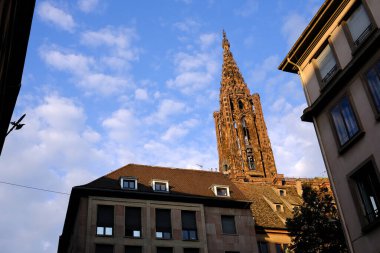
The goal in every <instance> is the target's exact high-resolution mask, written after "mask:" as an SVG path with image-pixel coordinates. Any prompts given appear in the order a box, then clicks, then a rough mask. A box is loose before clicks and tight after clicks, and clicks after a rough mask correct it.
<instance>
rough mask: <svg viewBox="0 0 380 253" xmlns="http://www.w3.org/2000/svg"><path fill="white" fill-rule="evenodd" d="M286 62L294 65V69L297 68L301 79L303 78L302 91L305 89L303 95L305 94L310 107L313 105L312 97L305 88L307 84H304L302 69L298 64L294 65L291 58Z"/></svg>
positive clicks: (287, 58)
mask: <svg viewBox="0 0 380 253" xmlns="http://www.w3.org/2000/svg"><path fill="white" fill-rule="evenodd" d="M286 61H287V62H288V63H289V64H291V65H293V66H294V67H296V68H297V69H298V75H299V76H300V78H301V83H302V89H303V93H304V94H305V97H306V100H307V104H308V105H310V104H311V100H310V97H309V94H308V93H307V91H306V88H305V85H304V84H305V83H304V80H305V79H304V77H303V72H302V70H301V67H300V66H298V65H297V64H296V63H294V62H292V61H291V60H290V59H289V57H286Z"/></svg>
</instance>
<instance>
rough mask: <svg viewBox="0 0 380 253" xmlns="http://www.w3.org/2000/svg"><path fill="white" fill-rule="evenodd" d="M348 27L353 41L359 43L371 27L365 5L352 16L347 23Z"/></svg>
mask: <svg viewBox="0 0 380 253" xmlns="http://www.w3.org/2000/svg"><path fill="white" fill-rule="evenodd" d="M347 25H348V28H349V29H350V33H351V36H352V39H353V40H354V41H357V40H358V39H359V38H360V36H361V35H362V34H363V33H364V32H365V31H366V29H367V27H368V26H370V25H371V22H370V20H369V18H368V16H367V13H366V12H365V10H364V7H363V5H360V6H359V8H358V9H357V10H356V11H355V12H354V13H353V14H352V15H351V17H350V18H349V19H348V21H347Z"/></svg>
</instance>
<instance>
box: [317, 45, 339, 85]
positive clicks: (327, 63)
mask: <svg viewBox="0 0 380 253" xmlns="http://www.w3.org/2000/svg"><path fill="white" fill-rule="evenodd" d="M317 64H318V69H319V73H320V74H321V78H322V79H325V78H326V77H327V76H328V75H329V74H331V73H330V72H331V70H332V69H333V68H334V67H335V65H336V61H335V58H334V56H333V54H332V51H331V48H330V46H329V45H327V46H326V47H325V49H323V51H322V52H321V54H320V55H319V56H318V58H317Z"/></svg>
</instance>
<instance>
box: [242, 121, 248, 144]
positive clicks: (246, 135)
mask: <svg viewBox="0 0 380 253" xmlns="http://www.w3.org/2000/svg"><path fill="white" fill-rule="evenodd" d="M241 124H242V126H243V132H244V143H245V145H246V146H249V131H248V127H247V123H246V121H245V118H243V119H242V120H241Z"/></svg>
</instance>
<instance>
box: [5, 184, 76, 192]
mask: <svg viewBox="0 0 380 253" xmlns="http://www.w3.org/2000/svg"><path fill="white" fill-rule="evenodd" d="M0 184H7V185H12V186H17V187H22V188H27V189H32V190H37V191H44V192H51V193H57V194H62V195H70V194H69V193H66V192H59V191H52V190H47V189H42V188H37V187H32V186H27V185H21V184H14V183H9V182H4V181H0Z"/></svg>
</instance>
